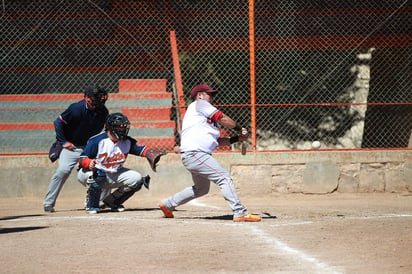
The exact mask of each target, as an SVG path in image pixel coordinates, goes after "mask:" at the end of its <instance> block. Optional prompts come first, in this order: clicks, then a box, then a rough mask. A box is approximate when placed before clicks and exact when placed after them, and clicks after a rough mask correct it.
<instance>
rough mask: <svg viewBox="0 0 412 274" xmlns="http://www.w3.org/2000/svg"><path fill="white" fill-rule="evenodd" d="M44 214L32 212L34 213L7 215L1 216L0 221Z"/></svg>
mask: <svg viewBox="0 0 412 274" xmlns="http://www.w3.org/2000/svg"><path fill="white" fill-rule="evenodd" d="M40 216H43V215H42V214H32V215H20V216H6V217H1V218H0V221H6V220H14V219H20V218H26V217H40Z"/></svg>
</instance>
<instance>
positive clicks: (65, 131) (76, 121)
mask: <svg viewBox="0 0 412 274" xmlns="http://www.w3.org/2000/svg"><path fill="white" fill-rule="evenodd" d="M108 115H109V111H108V110H107V108H106V107H103V108H100V109H95V110H92V109H91V108H90V106H89V105H88V104H87V103H86V101H85V100H81V101H79V102H77V103H73V104H71V105H70V106H69V107H68V108H67V109H66V110H65V111H64V112H63V113H62V114H61V115H60V116H59V117H58V118H57V119H56V120H55V121H54V128H55V130H56V138H57V140H59V142H60V143H61V144H64V143H66V142H67V141H69V142H71V143H72V144H73V145H75V146H77V147H84V146H85V145H86V143H87V140H89V138H90V137H92V136H94V135H96V134H98V133H100V132H101V131H102V130H103V127H104V124H105V122H106V118H107V116H108Z"/></svg>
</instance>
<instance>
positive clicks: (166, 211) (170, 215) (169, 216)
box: [159, 201, 174, 218]
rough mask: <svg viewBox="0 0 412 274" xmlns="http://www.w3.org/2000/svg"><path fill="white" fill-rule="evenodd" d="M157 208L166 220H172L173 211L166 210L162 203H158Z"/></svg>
mask: <svg viewBox="0 0 412 274" xmlns="http://www.w3.org/2000/svg"><path fill="white" fill-rule="evenodd" d="M159 207H160V209H161V210H162V211H163V214H164V215H165V217H166V218H173V217H174V216H173V211H171V210H169V209H167V208H166V207H165V205H164V204H163V202H162V201H160V202H159Z"/></svg>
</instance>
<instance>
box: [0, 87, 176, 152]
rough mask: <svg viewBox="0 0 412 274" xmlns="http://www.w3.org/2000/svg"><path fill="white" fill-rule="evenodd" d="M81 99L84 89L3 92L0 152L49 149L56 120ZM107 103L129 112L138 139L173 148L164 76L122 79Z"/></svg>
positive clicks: (172, 124) (111, 108)
mask: <svg viewBox="0 0 412 274" xmlns="http://www.w3.org/2000/svg"><path fill="white" fill-rule="evenodd" d="M82 99H83V94H82V93H77V94H19V95H0V154H24V153H47V152H48V149H49V147H50V145H51V143H52V142H53V141H54V139H55V131H54V126H53V121H54V120H55V119H56V118H57V117H58V116H59V115H60V113H62V112H63V111H64V110H65V109H66V108H67V107H68V106H69V105H70V104H71V103H74V102H76V101H79V100H82ZM106 106H107V108H108V109H109V112H111V113H112V112H122V113H124V114H125V115H127V116H128V118H129V120H130V122H131V124H132V125H131V130H130V133H129V135H130V136H132V137H134V138H136V139H138V140H139V143H143V144H146V145H148V146H150V147H156V148H159V149H164V150H167V151H171V150H172V149H173V147H174V145H175V121H173V120H171V109H172V94H171V93H170V92H167V90H166V80H165V79H121V80H119V90H118V93H110V94H109V100H108V101H107V102H106Z"/></svg>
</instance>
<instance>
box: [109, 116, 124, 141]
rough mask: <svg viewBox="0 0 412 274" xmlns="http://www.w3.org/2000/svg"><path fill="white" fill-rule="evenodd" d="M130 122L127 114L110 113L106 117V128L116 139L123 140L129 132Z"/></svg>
mask: <svg viewBox="0 0 412 274" xmlns="http://www.w3.org/2000/svg"><path fill="white" fill-rule="evenodd" d="M129 129H130V122H129V119H127V116H126V115H124V114H122V113H119V112H117V113H112V114H110V115H109V116H108V117H107V120H106V130H110V132H111V133H112V134H113V135H114V137H116V139H117V140H125V139H126V138H127V134H128V133H129Z"/></svg>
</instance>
